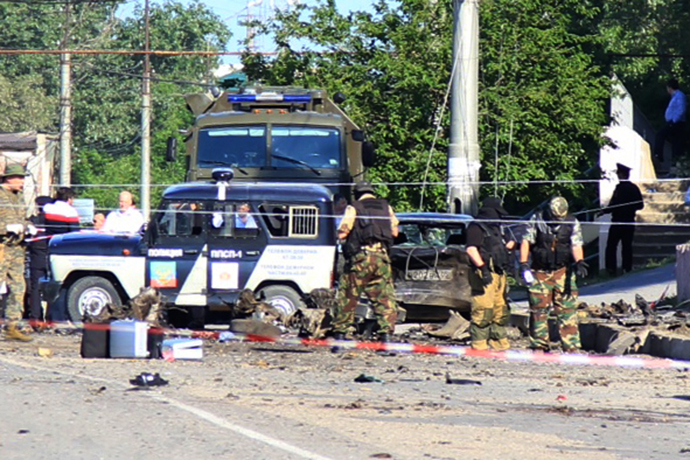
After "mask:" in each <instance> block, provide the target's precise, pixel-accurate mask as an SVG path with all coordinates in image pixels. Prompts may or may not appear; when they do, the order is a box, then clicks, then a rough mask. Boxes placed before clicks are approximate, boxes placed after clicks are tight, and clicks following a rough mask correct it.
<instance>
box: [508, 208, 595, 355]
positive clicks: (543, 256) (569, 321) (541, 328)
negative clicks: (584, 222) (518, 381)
mask: <svg viewBox="0 0 690 460" xmlns="http://www.w3.org/2000/svg"><path fill="white" fill-rule="evenodd" d="M582 245H583V241H582V230H581V228H580V222H579V221H578V220H577V219H576V218H575V217H573V216H571V215H570V214H568V202H567V201H566V200H565V198H563V197H560V196H559V197H555V198H553V199H551V201H550V202H549V206H548V209H547V210H546V211H545V212H542V211H538V212H537V213H535V215H534V216H533V217H532V219H531V221H530V223H529V226H528V229H527V233H526V234H525V236H524V237H523V240H522V244H521V246H520V271H521V273H522V276H523V278H524V279H526V280H527V279H529V277H530V276H529V275H530V274H531V272H530V267H529V265H528V263H527V260H528V257H529V255H530V253H531V255H532V271H533V272H534V275H533V277H534V281H532V283H531V285H530V286H529V305H530V346H531V348H534V349H541V350H549V325H548V313H549V308H550V307H551V306H553V309H554V313H555V314H556V320H557V323H558V327H559V331H560V336H561V345H562V347H563V350H564V351H566V352H572V351H575V350H578V349H579V348H580V346H581V345H580V332H579V329H578V321H577V310H576V309H577V285H576V284H575V273H576V274H577V275H578V276H580V277H585V276H587V263H586V262H585V261H584V260H583V250H582ZM571 262H574V263H575V270H574V271H575V273H572V271H571ZM528 272H530V273H528Z"/></svg>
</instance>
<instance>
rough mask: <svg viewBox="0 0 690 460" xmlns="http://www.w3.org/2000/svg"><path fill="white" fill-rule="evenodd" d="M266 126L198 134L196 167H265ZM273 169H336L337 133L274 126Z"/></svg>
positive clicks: (338, 153) (339, 163) (339, 164)
mask: <svg viewBox="0 0 690 460" xmlns="http://www.w3.org/2000/svg"><path fill="white" fill-rule="evenodd" d="M267 132H268V129H267V128H266V126H261V125H258V126H226V127H218V128H206V129H202V130H200V131H199V144H198V155H199V156H198V166H201V167H202V168H203V167H206V168H211V167H215V166H222V165H227V166H234V167H238V168H261V167H265V166H269V163H268V155H267V152H268V144H269V142H268V135H267ZM270 134H271V147H272V149H273V154H274V155H275V156H273V157H272V158H271V161H270V166H272V167H274V168H281V169H282V168H289V169H295V168H301V169H304V168H307V169H312V170H314V169H324V168H326V169H339V168H341V167H342V159H341V141H340V131H339V130H338V129H336V128H320V127H310V126H273V127H272V128H271V130H270Z"/></svg>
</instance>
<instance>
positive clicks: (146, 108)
mask: <svg viewBox="0 0 690 460" xmlns="http://www.w3.org/2000/svg"><path fill="white" fill-rule="evenodd" d="M144 33H145V38H144V50H145V51H149V0H146V3H145V7H144ZM141 211H142V213H143V214H144V218H145V219H146V220H148V219H149V216H150V214H151V62H150V57H149V54H148V53H147V54H145V55H144V76H143V78H142V86H141Z"/></svg>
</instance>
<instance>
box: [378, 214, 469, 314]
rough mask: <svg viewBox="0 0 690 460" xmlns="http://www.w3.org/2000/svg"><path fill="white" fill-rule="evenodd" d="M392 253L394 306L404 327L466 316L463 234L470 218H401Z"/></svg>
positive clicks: (467, 306)
mask: <svg viewBox="0 0 690 460" xmlns="http://www.w3.org/2000/svg"><path fill="white" fill-rule="evenodd" d="M397 217H398V219H399V221H400V226H399V229H400V230H399V235H398V237H397V238H396V239H395V242H394V244H393V247H392V248H391V252H390V256H391V265H392V267H393V276H394V283H395V292H396V296H397V300H398V302H399V304H400V306H401V307H403V308H404V309H405V310H406V321H445V320H446V319H448V317H449V315H450V311H451V310H453V311H457V312H461V313H465V312H467V313H468V312H469V311H470V303H471V298H472V296H471V290H470V285H469V281H468V274H469V270H470V266H469V259H468V258H467V253H466V252H465V237H466V233H465V232H466V228H467V226H468V225H469V223H470V222H471V221H472V216H468V215H465V214H445V213H427V212H419V213H400V214H397Z"/></svg>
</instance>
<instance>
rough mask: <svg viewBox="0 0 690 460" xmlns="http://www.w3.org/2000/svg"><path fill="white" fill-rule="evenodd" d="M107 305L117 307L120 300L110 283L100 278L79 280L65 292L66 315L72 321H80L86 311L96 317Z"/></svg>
mask: <svg viewBox="0 0 690 460" xmlns="http://www.w3.org/2000/svg"><path fill="white" fill-rule="evenodd" d="M108 304H112V305H113V306H116V307H119V306H121V305H122V299H120V294H118V293H117V290H116V289H115V287H114V286H113V285H112V283H111V282H110V281H108V280H107V279H105V278H101V277H100V276H86V277H84V278H81V279H79V280H77V281H76V282H75V283H74V284H73V285H72V286H70V288H69V290H68V291H67V313H68V314H69V317H70V319H71V320H72V321H82V320H83V318H84V313H85V312H87V311H88V313H89V315H93V316H95V315H98V314H99V313H100V312H102V311H103V309H104V308H106V305H108Z"/></svg>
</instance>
